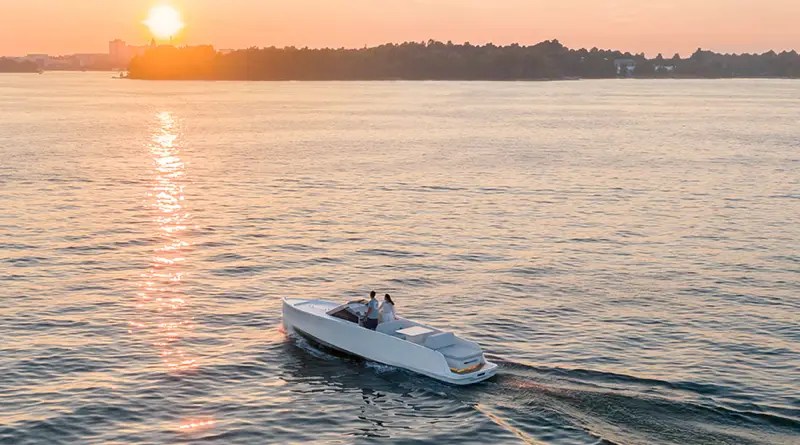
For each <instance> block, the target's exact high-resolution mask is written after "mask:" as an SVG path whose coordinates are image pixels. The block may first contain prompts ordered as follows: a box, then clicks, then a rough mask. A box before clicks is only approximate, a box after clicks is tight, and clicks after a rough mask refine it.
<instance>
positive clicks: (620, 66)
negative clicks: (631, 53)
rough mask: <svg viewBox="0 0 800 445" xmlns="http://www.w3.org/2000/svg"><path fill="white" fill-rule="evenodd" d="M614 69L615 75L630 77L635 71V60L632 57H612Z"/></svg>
mask: <svg viewBox="0 0 800 445" xmlns="http://www.w3.org/2000/svg"><path fill="white" fill-rule="evenodd" d="M614 69H616V70H617V76H621V77H631V76H633V73H634V71H636V61H635V60H633V59H614Z"/></svg>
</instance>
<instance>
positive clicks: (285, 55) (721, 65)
mask: <svg viewBox="0 0 800 445" xmlns="http://www.w3.org/2000/svg"><path fill="white" fill-rule="evenodd" d="M128 71H129V76H128V77H129V78H131V79H146V80H569V79H607V78H617V77H631V78H800V55H798V53H797V52H796V51H785V52H781V53H776V52H774V51H769V52H766V53H763V54H719V53H715V52H712V51H704V50H701V49H698V50H697V51H695V52H694V53H693V54H692V55H691V56H689V57H687V58H681V57H680V56H679V55H677V54H676V55H674V56H673V57H670V58H664V57H662V56H661V55H660V54H659V55H658V56H657V57H655V58H647V57H645V55H644V54H631V53H629V52H622V51H617V50H600V49H597V48H592V49H588V50H587V49H578V50H574V49H569V48H567V47H565V46H563V45H562V44H561V43H560V42H558V41H557V40H547V41H544V42H541V43H538V44H536V45H532V46H521V45H517V44H512V45H508V46H496V45H492V44H487V45H482V46H475V45H470V44H469V43H465V44H453V43H450V42H447V43H442V42H437V41H433V40H430V41H428V42H423V43H417V42H407V43H403V44H385V45H381V46H377V47H372V48H366V47H365V48H361V49H345V48H339V49H330V48H325V49H310V48H294V47H288V48H275V47H269V48H249V49H244V50H236V51H225V52H218V51H216V50H215V49H214V48H213V47H211V46H193V47H174V46H159V47H156V48H151V49H149V50H148V51H147V52H146V53H144V54H143V55H140V56H138V57H135V58H134V59H133V60H132V61H131V64H130V67H129V70H128Z"/></svg>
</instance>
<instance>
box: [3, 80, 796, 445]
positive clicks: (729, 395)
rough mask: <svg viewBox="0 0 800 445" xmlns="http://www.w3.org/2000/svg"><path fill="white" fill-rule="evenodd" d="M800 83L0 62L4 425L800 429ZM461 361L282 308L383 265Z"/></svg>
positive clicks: (365, 431)
mask: <svg viewBox="0 0 800 445" xmlns="http://www.w3.org/2000/svg"><path fill="white" fill-rule="evenodd" d="M798 110H800V83H798V82H796V81H783V80H758V81H751V80H736V81H689V80H685V81H668V80H664V81H580V82H551V83H481V82H475V83H456V82H453V83H450V82H445V83H439V82H418V83H406V82H386V83H383V82H375V83H355V82H354V83H222V82H220V83H204V82H197V83H181V82H163V83H147V82H136V81H120V80H112V79H110V75H107V74H86V73H73V74H54V73H53V74H51V73H47V74H46V75H42V76H35V75H4V76H2V77H0V136H1V137H0V209H2V212H0V266H1V267H0V281H1V283H0V336H1V338H2V339H3V341H2V343H0V374H1V375H2V378H1V379H0V442H3V443H14V444H16V443H48V444H50V443H59V442H61V443H82V444H89V443H164V442H187V441H195V440H196V441H199V442H208V443H220V444H223V443H224V444H228V443H242V444H251V443H284V442H312V441H318V442H331V443H351V442H356V443H359V442H369V441H370V438H374V437H377V438H383V440H382V442H387V443H388V442H393V443H413V442H425V441H435V442H436V443H486V442H487V441H495V442H500V443H506V442H508V443H513V442H519V443H536V444H539V443H559V444H562V443H563V444H590V443H603V444H610V443H618V444H688V443H692V444H750V443H753V444H755V443H760V444H768V443H769V444H797V443H800V372H798V368H800V327H799V325H800V315H799V314H800V301H798V293H799V292H798V291H800V254H798V251H800V228H799V227H800V225H798V224H797V220H798V219H800V218H798V217H800V133H798V126H797V122H798V118H800V114H798V113H799V112H798ZM373 288H374V289H376V290H378V291H379V292H390V293H392V294H393V295H394V296H395V300H396V302H397V308H398V312H399V313H400V314H402V315H404V316H408V317H411V318H416V319H419V320H423V321H426V322H429V323H432V324H435V325H439V326H442V327H447V326H449V327H452V328H453V329H454V330H455V331H457V332H459V333H461V334H464V335H465V336H467V337H469V338H472V339H475V340H477V341H479V342H480V343H481V344H482V345H483V346H484V348H485V349H486V350H487V352H488V354H489V355H490V356H491V357H492V358H493V359H494V360H497V361H498V362H499V363H500V364H501V369H500V372H499V374H498V376H497V377H495V378H494V379H492V380H491V381H488V382H486V383H484V384H480V385H476V386H473V387H466V388H463V387H452V386H447V385H444V384H441V383H437V382H435V381H433V380H430V379H427V378H424V377H419V376H415V375H412V374H409V373H407V372H405V371H402V370H397V369H393V368H390V367H386V366H383V365H377V364H373V363H365V362H357V361H352V360H351V359H347V358H343V357H338V356H334V355H331V354H330V353H329V352H326V351H320V350H317V349H315V348H314V347H312V346H310V345H307V344H305V343H304V342H303V341H302V340H296V339H290V338H287V337H286V336H285V335H284V333H283V332H282V331H281V329H280V299H281V297H284V296H309V297H311V296H313V297H321V298H327V299H334V300H343V299H346V298H352V297H357V296H364V295H365V294H366V293H367V292H368V291H369V290H370V289H373Z"/></svg>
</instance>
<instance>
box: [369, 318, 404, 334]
mask: <svg viewBox="0 0 800 445" xmlns="http://www.w3.org/2000/svg"><path fill="white" fill-rule="evenodd" d="M412 324H413V323H411V322H410V321H408V320H402V319H401V320H393V321H389V322H386V323H380V324H379V325H378V327H377V328H376V329H375V330H376V331H378V332H382V333H384V334H390V335H391V334H394V333H395V331H397V330H398V329H403V328H407V327H409V326H411V325H412Z"/></svg>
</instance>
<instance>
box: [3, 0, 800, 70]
mask: <svg viewBox="0 0 800 445" xmlns="http://www.w3.org/2000/svg"><path fill="white" fill-rule="evenodd" d="M160 3H169V4H172V5H174V6H176V7H177V8H178V9H180V10H181V12H182V13H183V16H184V21H185V22H186V24H187V28H186V30H185V36H184V40H185V42H186V43H189V44H199V43H212V44H214V45H215V46H216V47H217V48H244V47H248V46H269V45H276V46H284V45H295V46H306V45H307V46H313V47H318V46H332V47H339V46H346V47H361V46H364V45H375V44H380V43H384V42H402V41H407V40H415V41H421V40H427V39H428V38H433V39H436V40H445V41H446V40H453V41H454V42H463V41H470V42H472V43H485V42H489V41H491V42H494V43H498V44H505V43H512V42H520V43H536V42H539V41H541V40H545V39H551V38H557V39H559V40H560V41H561V42H562V43H564V44H566V45H567V46H570V47H584V46H585V47H592V46H598V47H601V48H612V49H622V50H629V51H632V52H640V51H644V52H646V53H648V55H655V54H656V53H658V52H663V53H664V54H665V55H669V56H671V55H672V54H673V53H675V52H680V53H681V54H683V55H686V54H688V53H690V52H691V51H693V50H694V49H695V48H697V47H699V46H702V47H703V48H707V49H712V50H717V51H721V52H734V51H735V52H754V51H757V52H762V51H766V50H768V49H775V50H783V49H792V48H795V49H798V50H800V25H798V24H797V23H798V21H799V20H800V0H606V1H603V0H547V1H543V0H283V1H276V0H165V1H160V0H0V54H2V55H24V54H26V53H33V52H41V53H49V54H63V53H75V52H105V51H106V50H107V42H108V40H110V39H112V38H115V37H119V38H122V39H124V40H127V41H128V42H129V43H144V42H145V41H147V40H149V36H148V34H147V31H146V29H145V27H144V25H142V23H141V22H142V21H143V20H144V19H145V17H146V15H147V12H148V10H149V9H150V7H152V6H154V5H156V4H160Z"/></svg>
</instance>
